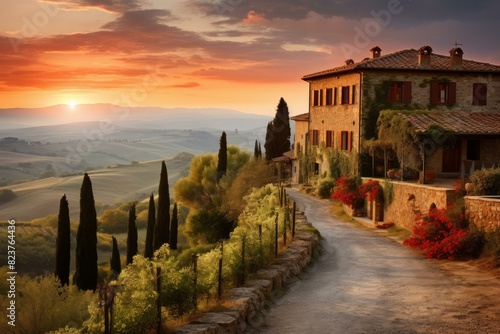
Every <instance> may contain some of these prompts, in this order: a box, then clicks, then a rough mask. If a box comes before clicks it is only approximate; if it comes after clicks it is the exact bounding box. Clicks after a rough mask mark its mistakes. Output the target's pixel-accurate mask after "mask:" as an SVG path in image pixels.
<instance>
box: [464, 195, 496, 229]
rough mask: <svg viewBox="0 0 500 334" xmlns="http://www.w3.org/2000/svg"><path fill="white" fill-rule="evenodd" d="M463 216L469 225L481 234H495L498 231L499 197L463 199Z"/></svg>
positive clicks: (467, 197) (470, 197)
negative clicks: (472, 225)
mask: <svg viewBox="0 0 500 334" xmlns="http://www.w3.org/2000/svg"><path fill="white" fill-rule="evenodd" d="M465 216H466V218H467V220H468V221H469V223H471V224H474V225H476V227H477V228H478V229H479V230H480V231H483V232H486V233H490V232H496V231H498V230H499V229H500V196H496V198H492V197H489V198H488V197H480V196H466V197H465Z"/></svg>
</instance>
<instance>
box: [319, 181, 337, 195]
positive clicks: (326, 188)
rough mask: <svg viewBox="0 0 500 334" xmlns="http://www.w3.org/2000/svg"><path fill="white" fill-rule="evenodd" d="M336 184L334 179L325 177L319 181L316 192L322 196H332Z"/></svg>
mask: <svg viewBox="0 0 500 334" xmlns="http://www.w3.org/2000/svg"><path fill="white" fill-rule="evenodd" d="M334 186H335V181H334V180H332V179H325V180H321V181H320V182H319V185H318V188H317V189H316V192H317V194H318V196H319V197H320V198H330V197H331V196H332V190H333V187H334Z"/></svg>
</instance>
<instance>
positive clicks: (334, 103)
mask: <svg viewBox="0 0 500 334" xmlns="http://www.w3.org/2000/svg"><path fill="white" fill-rule="evenodd" d="M337 95H338V91H337V87H335V89H334V90H333V105H337Z"/></svg>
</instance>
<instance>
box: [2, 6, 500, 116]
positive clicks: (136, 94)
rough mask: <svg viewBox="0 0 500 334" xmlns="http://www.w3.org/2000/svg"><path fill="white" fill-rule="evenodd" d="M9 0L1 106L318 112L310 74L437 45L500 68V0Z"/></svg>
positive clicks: (5, 16)
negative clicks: (378, 52)
mask: <svg viewBox="0 0 500 334" xmlns="http://www.w3.org/2000/svg"><path fill="white" fill-rule="evenodd" d="M6 2H7V1H6V0H2V3H3V4H4V6H2V11H1V13H0V68H1V71H0V73H1V75H0V108H10V107H43V106H49V105H54V104H67V103H70V102H71V103H74V104H79V103H115V104H118V105H123V106H159V107H221V108H231V109H236V110H239V111H243V112H250V113H258V114H266V115H272V114H274V112H275V108H276V105H277V104H278V101H279V98H280V97H283V98H284V99H285V100H286V101H287V102H288V105H289V108H290V114H291V115H296V114H300V113H303V112H307V100H308V88H307V84H306V83H305V82H303V81H302V80H301V79H300V78H301V77H302V76H303V75H305V74H308V73H311V72H315V71H319V70H323V69H327V68H331V67H335V66H339V65H341V64H343V63H344V61H345V60H346V59H348V58H352V59H354V60H355V61H359V60H361V59H363V58H365V57H368V56H369V50H370V49H371V48H372V47H373V46H375V45H378V46H380V47H381V48H382V54H387V53H391V52H395V51H398V50H401V49H411V48H413V49H418V48H419V47H421V46H422V45H430V46H431V47H432V48H433V50H434V52H435V53H439V54H445V55H447V54H448V51H449V50H450V49H451V48H452V47H453V46H454V45H453V44H454V43H455V42H458V43H461V44H463V45H461V47H462V49H463V50H464V58H465V59H472V60H476V61H483V62H489V63H493V64H500V38H499V36H498V33H499V32H500V20H499V19H498V17H500V2H499V1H497V0H476V1H457V0H440V1H436V0H401V1H398V0H314V1H306V0H272V1H271V0H184V1H175V0H169V1H165V0H121V1H120V0H45V1H37V0H16V1H9V4H8V5H7V4H6Z"/></svg>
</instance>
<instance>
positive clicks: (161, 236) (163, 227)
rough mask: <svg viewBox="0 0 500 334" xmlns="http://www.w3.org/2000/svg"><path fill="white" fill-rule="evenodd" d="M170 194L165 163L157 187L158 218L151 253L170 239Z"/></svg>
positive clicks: (163, 162)
mask: <svg viewBox="0 0 500 334" xmlns="http://www.w3.org/2000/svg"><path fill="white" fill-rule="evenodd" d="M169 224H170V194H169V189H168V173H167V165H165V161H162V163H161V173H160V185H159V187H158V216H157V219H156V224H155V229H154V234H153V252H155V251H157V250H158V249H159V248H160V247H161V246H162V245H163V244H166V243H168V242H169V239H170V227H169Z"/></svg>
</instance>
